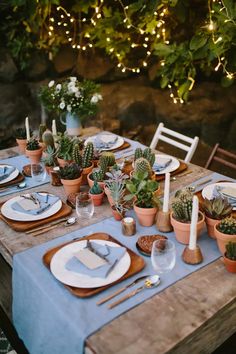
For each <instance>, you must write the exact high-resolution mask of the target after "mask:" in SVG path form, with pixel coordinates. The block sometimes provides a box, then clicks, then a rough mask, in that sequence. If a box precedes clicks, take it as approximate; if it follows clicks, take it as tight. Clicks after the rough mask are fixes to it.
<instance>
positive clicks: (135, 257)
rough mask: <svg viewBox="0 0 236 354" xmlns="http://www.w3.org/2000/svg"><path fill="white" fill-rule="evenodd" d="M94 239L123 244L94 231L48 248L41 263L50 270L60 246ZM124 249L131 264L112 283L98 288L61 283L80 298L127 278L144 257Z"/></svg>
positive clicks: (96, 292) (137, 268)
mask: <svg viewBox="0 0 236 354" xmlns="http://www.w3.org/2000/svg"><path fill="white" fill-rule="evenodd" d="M94 239H95V240H107V241H112V242H115V243H117V244H118V245H121V246H123V245H122V244H121V243H120V242H118V241H117V240H116V239H114V238H113V237H112V236H110V235H108V234H106V233H101V232H97V233H94V234H92V235H89V236H85V237H82V238H80V239H78V240H73V241H70V242H66V243H63V244H62V245H60V246H57V247H54V248H52V249H50V250H48V251H47V252H46V253H45V254H44V256H43V263H44V265H45V266H46V267H47V268H48V269H49V270H50V263H51V259H52V257H53V256H54V254H55V253H56V252H57V251H59V250H60V249H61V248H62V247H64V246H66V245H68V244H70V243H73V242H80V241H81V240H94ZM126 249H127V252H128V253H129V255H130V258H131V265H130V267H129V270H128V271H127V272H126V273H125V274H124V275H123V276H122V277H121V278H120V279H118V280H117V281H115V282H114V283H111V284H108V285H105V286H101V287H99V288H87V289H84V288H77V287H73V286H70V285H66V284H63V283H62V284H63V285H64V287H65V288H66V289H68V290H69V291H70V292H71V293H72V294H73V295H75V296H78V297H82V298H86V297H89V296H92V295H96V294H98V293H100V292H102V291H103V290H105V289H108V288H110V287H111V286H113V285H114V284H117V283H120V282H122V281H123V280H124V279H127V278H129V277H131V276H132V275H134V274H137V273H139V272H140V271H141V270H142V269H143V268H144V266H145V261H144V259H143V258H142V257H141V256H139V255H137V254H136V253H134V252H133V251H132V250H130V249H129V248H127V247H126Z"/></svg>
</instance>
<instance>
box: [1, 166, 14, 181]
mask: <svg viewBox="0 0 236 354" xmlns="http://www.w3.org/2000/svg"><path fill="white" fill-rule="evenodd" d="M15 169H16V168H15V167H14V166H1V167H0V181H3V180H4V179H7V178H8V177H9V176H10V175H11V174H12V172H14V171H15Z"/></svg>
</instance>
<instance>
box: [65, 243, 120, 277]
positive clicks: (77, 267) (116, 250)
mask: <svg viewBox="0 0 236 354" xmlns="http://www.w3.org/2000/svg"><path fill="white" fill-rule="evenodd" d="M91 245H92V248H93V249H94V251H95V255H96V256H99V255H100V257H99V258H100V261H99V262H98V263H97V266H96V265H95V264H93V267H88V266H86V265H85V263H82V262H81V260H82V259H81V258H80V257H77V255H76V254H75V255H74V256H73V257H72V258H71V259H70V260H69V261H68V262H67V263H66V269H67V270H70V271H72V272H77V273H80V274H83V275H88V276H90V277H96V278H97V277H98V278H106V277H107V276H108V274H109V273H110V272H111V270H112V269H113V268H114V266H115V265H116V264H117V263H118V262H119V260H120V259H121V258H122V257H123V255H124V254H125V252H126V248H125V247H111V246H108V245H104V246H102V245H100V244H98V243H96V242H91ZM85 249H87V248H85ZM87 250H88V249H87ZM89 250H90V249H89ZM78 253H79V252H78ZM79 258H80V259H79ZM91 264H92V262H90V265H91Z"/></svg>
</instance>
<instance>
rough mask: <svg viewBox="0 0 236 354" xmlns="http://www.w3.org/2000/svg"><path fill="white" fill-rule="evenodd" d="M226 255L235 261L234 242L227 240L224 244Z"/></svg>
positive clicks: (235, 246) (235, 250)
mask: <svg viewBox="0 0 236 354" xmlns="http://www.w3.org/2000/svg"><path fill="white" fill-rule="evenodd" d="M225 248H226V257H227V258H229V259H231V260H232V261H236V242H229V243H227V244H226V245H225Z"/></svg>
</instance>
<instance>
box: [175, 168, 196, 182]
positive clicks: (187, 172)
mask: <svg viewBox="0 0 236 354" xmlns="http://www.w3.org/2000/svg"><path fill="white" fill-rule="evenodd" d="M192 172H193V171H192V170H189V171H185V172H183V173H180V174H179V175H176V176H173V177H171V179H170V180H171V181H176V180H177V179H178V178H179V177H183V176H187V175H189V174H190V173H192Z"/></svg>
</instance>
